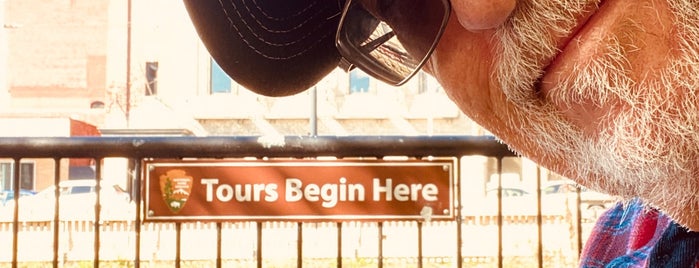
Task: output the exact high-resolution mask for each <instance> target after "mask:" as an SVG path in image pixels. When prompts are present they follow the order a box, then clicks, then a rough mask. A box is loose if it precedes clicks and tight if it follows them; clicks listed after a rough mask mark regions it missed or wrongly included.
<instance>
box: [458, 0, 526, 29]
mask: <svg viewBox="0 0 699 268" xmlns="http://www.w3.org/2000/svg"><path fill="white" fill-rule="evenodd" d="M516 5H517V0H451V6H452V10H453V12H454V14H455V15H456V17H457V18H458V20H459V23H460V24H461V26H463V27H464V28H465V29H467V30H470V31H478V30H487V29H493V28H497V27H498V26H500V25H502V24H503V23H504V22H505V21H506V20H507V18H509V17H510V14H512V11H513V10H514V9H515V6H516Z"/></svg>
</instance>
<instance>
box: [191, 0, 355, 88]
mask: <svg viewBox="0 0 699 268" xmlns="http://www.w3.org/2000/svg"><path fill="white" fill-rule="evenodd" d="M344 1H345V0H185V1H184V3H185V6H186V8H187V11H188V13H189V16H190V18H191V19H192V22H193V23H194V26H195V28H196V30H197V33H198V34H199V37H200V38H201V40H202V41H203V43H204V45H205V46H206V48H207V49H208V50H209V53H210V54H211V56H212V57H213V59H214V60H215V61H216V63H218V65H219V66H221V68H222V69H223V70H224V71H225V72H226V73H227V74H228V75H229V76H230V77H231V78H232V79H233V80H235V81H236V82H237V83H238V84H240V85H242V86H244V87H245V88H247V89H250V90H252V91H254V92H256V93H258V94H262V95H267V96H287V95H292V94H296V93H299V92H301V91H304V90H306V89H308V88H310V87H312V86H313V85H315V84H316V83H317V82H318V81H320V80H321V79H322V78H323V77H325V76H326V75H327V74H328V73H330V72H331V71H332V70H333V69H334V68H335V67H337V66H338V64H339V62H340V54H339V53H338V51H337V48H336V47H335V32H336V31H337V27H338V24H339V21H340V17H341V11H342V6H343V5H344Z"/></svg>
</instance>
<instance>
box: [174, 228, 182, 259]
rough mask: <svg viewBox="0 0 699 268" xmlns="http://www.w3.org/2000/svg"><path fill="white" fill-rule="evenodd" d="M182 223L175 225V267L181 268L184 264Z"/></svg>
mask: <svg viewBox="0 0 699 268" xmlns="http://www.w3.org/2000/svg"><path fill="white" fill-rule="evenodd" d="M181 253H182V223H181V222H176V223H175V267H177V268H180V262H182V254H181Z"/></svg>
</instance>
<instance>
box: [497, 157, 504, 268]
mask: <svg viewBox="0 0 699 268" xmlns="http://www.w3.org/2000/svg"><path fill="white" fill-rule="evenodd" d="M497 162H498V268H502V267H503V256H502V242H503V237H502V228H503V226H502V222H503V220H502V218H503V215H502V157H498V159H497Z"/></svg>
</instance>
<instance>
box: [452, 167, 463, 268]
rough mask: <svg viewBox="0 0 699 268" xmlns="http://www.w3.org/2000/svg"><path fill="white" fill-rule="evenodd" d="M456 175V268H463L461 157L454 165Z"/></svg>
mask: <svg viewBox="0 0 699 268" xmlns="http://www.w3.org/2000/svg"><path fill="white" fill-rule="evenodd" d="M454 168H455V170H454V174H455V176H456V182H455V183H456V200H455V202H456V207H455V208H454V209H456V213H455V214H456V215H455V217H456V267H457V268H461V267H463V265H464V256H463V253H462V251H461V250H462V249H463V246H462V245H463V243H464V241H463V237H462V236H463V230H462V227H463V226H461V224H462V223H463V215H462V211H463V209H464V207H463V204H461V175H460V173H461V157H457V158H456V163H455V165H454Z"/></svg>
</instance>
